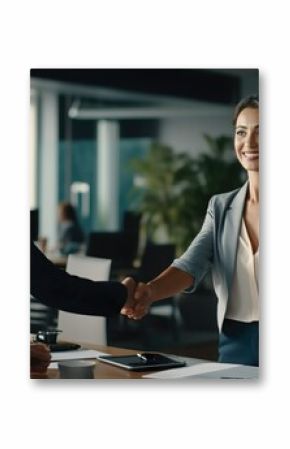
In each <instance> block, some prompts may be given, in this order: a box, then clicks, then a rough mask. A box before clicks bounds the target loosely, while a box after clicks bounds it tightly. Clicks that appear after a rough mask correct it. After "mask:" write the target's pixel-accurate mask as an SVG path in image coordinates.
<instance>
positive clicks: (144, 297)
mask: <svg viewBox="0 0 290 449" xmlns="http://www.w3.org/2000/svg"><path fill="white" fill-rule="evenodd" d="M122 284H123V285H124V286H125V287H126V288H127V291H128V296H127V300H126V302H125V304H124V306H123V308H122V309H121V312H120V313H121V314H122V315H125V316H127V317H128V318H132V319H133V320H140V319H141V318H143V317H144V316H145V315H146V314H147V313H148V311H149V309H150V306H151V304H152V302H153V292H152V286H151V285H150V283H148V284H144V283H143V282H138V283H137V282H135V281H134V279H133V278H131V277H127V278H125V279H124V280H123V281H122Z"/></svg>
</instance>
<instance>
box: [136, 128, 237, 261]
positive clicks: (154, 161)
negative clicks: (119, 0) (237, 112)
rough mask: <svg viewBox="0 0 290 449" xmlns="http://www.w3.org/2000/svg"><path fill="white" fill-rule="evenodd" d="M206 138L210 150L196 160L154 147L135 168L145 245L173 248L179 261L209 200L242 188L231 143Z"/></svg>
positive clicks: (224, 137)
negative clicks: (215, 195) (149, 243)
mask: <svg viewBox="0 0 290 449" xmlns="http://www.w3.org/2000/svg"><path fill="white" fill-rule="evenodd" d="M204 138H205V141H206V143H207V147H208V148H207V150H206V151H205V152H202V153H200V154H199V155H198V156H197V157H195V158H193V157H192V156H190V155H189V154H187V153H175V152H174V151H173V149H172V148H170V147H168V146H165V145H162V144H159V143H154V144H152V146H151V147H150V150H149V152H148V154H147V155H146V156H145V157H144V158H143V159H136V160H133V161H132V162H131V166H132V168H133V170H134V173H135V175H136V176H138V177H139V179H140V177H141V179H142V180H143V183H142V185H139V186H136V187H135V188H134V190H135V194H136V193H137V194H138V205H137V207H138V209H139V210H140V211H141V212H142V217H143V226H144V228H145V230H146V236H147V239H150V240H152V241H155V242H160V241H163V242H165V241H166V242H170V243H174V244H175V245H176V249H177V255H179V254H181V253H182V252H183V251H184V250H185V249H186V248H187V246H188V245H189V244H190V242H191V241H192V239H193V238H194V237H195V235H196V234H197V233H198V232H199V230H200V228H201V225H202V222H203V219H204V216H205V212H206V207H207V204H208V201H209V199H210V197H211V196H212V195H214V194H216V193H222V192H227V191H230V190H233V189H235V188H237V187H239V186H240V185H241V184H242V183H243V171H242V169H241V167H240V164H239V163H238V162H237V161H236V158H235V156H234V153H233V149H232V139H231V138H229V137H227V136H220V137H217V138H213V137H210V136H209V135H205V136H204ZM139 184H140V183H139Z"/></svg>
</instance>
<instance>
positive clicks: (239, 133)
mask: <svg viewBox="0 0 290 449" xmlns="http://www.w3.org/2000/svg"><path fill="white" fill-rule="evenodd" d="M237 135H238V136H240V137H244V136H245V135H246V131H243V130H242V129H240V130H238V131H237Z"/></svg>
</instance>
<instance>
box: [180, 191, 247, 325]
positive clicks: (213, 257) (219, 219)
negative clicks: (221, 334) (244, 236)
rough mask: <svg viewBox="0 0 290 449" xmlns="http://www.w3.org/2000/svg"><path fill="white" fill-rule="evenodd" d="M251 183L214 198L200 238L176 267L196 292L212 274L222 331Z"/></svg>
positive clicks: (195, 240)
mask: <svg viewBox="0 0 290 449" xmlns="http://www.w3.org/2000/svg"><path fill="white" fill-rule="evenodd" d="M247 190H248V182H247V183H246V184H244V185H243V187H241V188H240V189H236V190H233V191H232V192H229V193H222V194H220V195H215V196H213V197H212V198H211V200H210V201H209V204H208V209H207V213H206V217H205V220H204V223H203V226H202V228H201V231H200V232H199V234H198V235H197V236H196V237H195V239H194V240H193V241H192V243H191V244H190V246H189V247H188V249H187V250H186V251H185V253H184V254H183V255H182V256H181V257H180V258H178V259H175V260H174V261H173V263H172V266H173V267H176V268H178V269H180V270H182V271H185V272H186V273H189V274H190V275H192V276H193V278H194V285H193V288H192V289H190V290H188V291H191V292H192V291H194V290H195V289H196V287H197V286H198V284H199V282H200V281H201V280H202V278H203V277H204V276H205V274H206V273H207V272H208V271H209V270H211V273H212V279H213V285H214V290H215V293H216V296H217V298H218V306H217V322H218V327H219V329H220V330H221V328H222V324H223V321H224V317H225V313H226V309H227V303H228V300H229V295H230V292H231V287H232V281H233V275H234V271H235V267H236V256H237V245H238V237H239V234H240V228H241V222H242V215H243V210H244V205H245V199H246V195H247Z"/></svg>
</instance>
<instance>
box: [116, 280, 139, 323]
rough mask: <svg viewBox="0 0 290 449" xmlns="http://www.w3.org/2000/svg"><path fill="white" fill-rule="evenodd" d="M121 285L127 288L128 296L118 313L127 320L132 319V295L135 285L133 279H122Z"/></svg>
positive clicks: (133, 304)
mask: <svg viewBox="0 0 290 449" xmlns="http://www.w3.org/2000/svg"><path fill="white" fill-rule="evenodd" d="M122 284H123V285H125V287H126V288H127V292H128V296H127V300H126V302H125V304H124V306H123V307H122V309H121V312H120V313H121V314H122V315H126V316H127V317H128V318H132V315H133V310H134V306H135V301H134V293H135V289H136V286H137V284H136V282H135V281H134V279H133V278H130V277H127V278H125V279H123V281H122Z"/></svg>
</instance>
